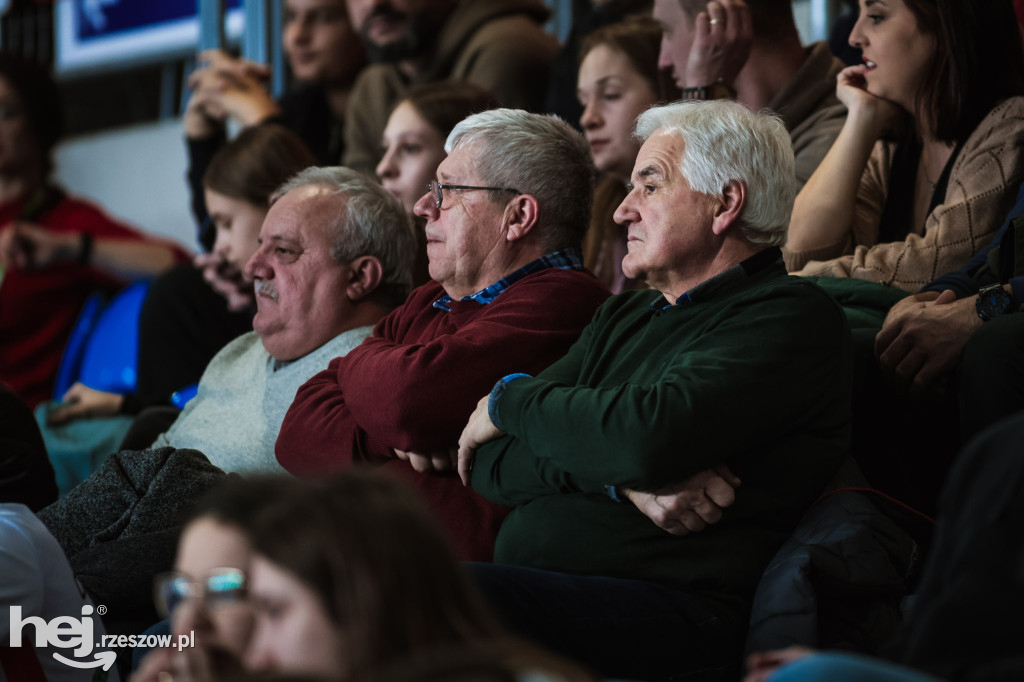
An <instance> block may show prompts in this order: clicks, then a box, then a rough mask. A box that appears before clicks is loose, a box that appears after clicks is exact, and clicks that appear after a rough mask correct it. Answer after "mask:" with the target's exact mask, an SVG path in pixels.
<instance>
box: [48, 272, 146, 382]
mask: <svg viewBox="0 0 1024 682" xmlns="http://www.w3.org/2000/svg"><path fill="white" fill-rule="evenodd" d="M148 291H149V283H148V282H136V283H135V284H132V285H131V286H129V287H127V288H126V289H124V290H123V291H121V292H120V293H118V294H117V295H116V296H114V298H113V299H111V300H110V302H109V303H107V304H106V305H103V303H102V297H99V296H98V295H94V296H91V297H90V298H89V300H88V301H86V304H85V306H84V307H83V310H82V313H81V314H80V315H79V318H78V321H77V322H76V323H75V328H74V330H73V331H72V333H71V338H70V340H69V341H68V345H67V347H66V348H65V350H64V358H63V359H62V360H61V366H60V370H59V371H58V373H57V385H56V389H55V391H54V398H55V399H56V400H60V398H61V397H62V396H63V395H64V393H65V392H66V391H67V390H68V389H69V388H71V385H72V384H73V383H75V382H76V381H81V382H82V383H83V384H85V385H86V386H88V387H90V388H94V389H96V390H99V391H109V392H111V393H130V392H132V391H134V390H135V388H136V385H137V383H138V374H137V372H136V368H137V366H138V354H139V353H138V351H139V313H140V312H141V311H142V302H143V301H144V300H145V298H146V293H147V292H148Z"/></svg>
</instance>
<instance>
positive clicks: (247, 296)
mask: <svg viewBox="0 0 1024 682" xmlns="http://www.w3.org/2000/svg"><path fill="white" fill-rule="evenodd" d="M192 264H193V265H194V266H195V267H197V268H199V269H200V270H201V271H202V272H203V279H205V280H206V281H207V282H208V283H209V284H210V286H211V287H212V288H213V290H214V291H216V292H217V293H218V294H220V295H221V296H223V297H224V298H226V299H227V302H228V310H230V311H231V312H235V313H237V312H239V311H240V310H245V309H246V308H248V307H249V306H251V305H253V304H255V303H256V295H255V293H254V292H253V288H252V280H250V279H248V278H247V277H246V276H245V275H244V274H243V273H242V272H240V271H239V270H238V268H236V267H234V266H232V265H231V264H230V263H228V262H226V261H225V260H223V259H222V258H221V257H220V256H218V255H216V254H213V253H203V254H200V255H198V256H196V257H195V258H193V259H192Z"/></svg>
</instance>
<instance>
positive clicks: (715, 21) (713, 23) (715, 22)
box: [708, 19, 722, 26]
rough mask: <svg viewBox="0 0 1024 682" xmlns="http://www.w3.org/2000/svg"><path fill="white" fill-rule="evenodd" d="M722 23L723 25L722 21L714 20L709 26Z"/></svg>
mask: <svg viewBox="0 0 1024 682" xmlns="http://www.w3.org/2000/svg"><path fill="white" fill-rule="evenodd" d="M720 23H722V20H721V19H712V20H711V21H709V22H708V24H710V25H711V26H714V25H715V24H720Z"/></svg>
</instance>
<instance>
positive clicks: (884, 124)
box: [836, 64, 906, 140]
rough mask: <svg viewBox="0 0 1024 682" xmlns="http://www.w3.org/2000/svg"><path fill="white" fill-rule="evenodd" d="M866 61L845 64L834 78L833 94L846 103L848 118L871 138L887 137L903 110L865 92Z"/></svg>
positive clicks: (901, 116) (866, 90)
mask: <svg viewBox="0 0 1024 682" xmlns="http://www.w3.org/2000/svg"><path fill="white" fill-rule="evenodd" d="M873 68H874V67H873V66H868V65H867V64H856V65H854V66H848V67H846V68H845V69H843V70H842V71H840V72H839V75H838V76H837V77H836V97H837V98H838V99H839V101H840V102H842V103H843V104H845V105H846V109H847V110H848V111H849V114H848V120H851V121H852V122H855V123H857V124H860V125H863V126H865V127H866V128H867V130H868V131H870V133H871V137H872V138H873V139H876V140H877V139H881V138H891V137H893V136H894V135H895V133H896V132H897V131H898V130H899V128H900V125H901V123H902V119H903V117H904V116H905V115H906V112H905V111H904V110H903V109H901V108H900V107H899V105H897V104H895V103H894V102H891V101H889V100H887V99H883V98H881V97H878V96H877V95H873V94H871V93H870V92H868V89H867V76H866V74H868V73H870V72H871V70H872V69H873Z"/></svg>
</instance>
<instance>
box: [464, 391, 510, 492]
mask: <svg viewBox="0 0 1024 682" xmlns="http://www.w3.org/2000/svg"><path fill="white" fill-rule="evenodd" d="M490 399H491V397H490V395H485V396H484V397H483V398H481V399H480V402H478V403H477V404H476V409H475V410H473V414H471V415H469V423H467V424H466V428H464V429H463V430H462V435H461V436H459V454H458V469H459V478H461V479H462V483H463V485H469V475H470V473H471V472H472V471H473V460H474V459H476V449H477V448H479V447H480V446H481V445H483V444H484V443H486V442H487V441H491V440H494V439H495V438H497V437H498V436H502V435H504V433H505V432H504V431H502V430H501V429H499V428H498V427H497V426H495V425H494V424H493V422H491V416H490V415H489V414H487V404H488V402H489V401H490Z"/></svg>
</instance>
